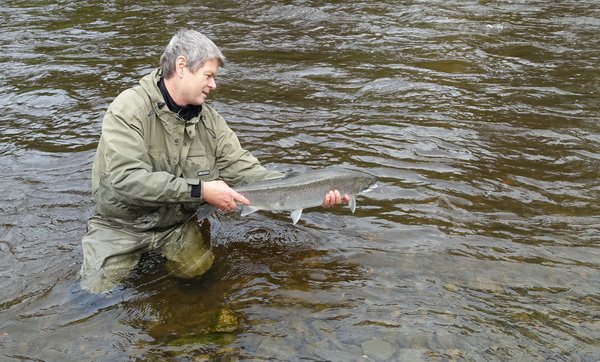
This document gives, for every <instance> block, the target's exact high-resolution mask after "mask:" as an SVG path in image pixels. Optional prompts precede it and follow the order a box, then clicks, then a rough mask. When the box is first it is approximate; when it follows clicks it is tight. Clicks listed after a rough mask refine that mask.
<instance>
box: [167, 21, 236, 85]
mask: <svg viewBox="0 0 600 362" xmlns="http://www.w3.org/2000/svg"><path fill="white" fill-rule="evenodd" d="M179 56H184V57H185V59H186V60H187V66H188V67H189V68H190V70H191V71H192V72H195V71H197V70H198V69H200V67H202V66H203V65H204V63H206V62H207V61H208V60H211V59H216V60H217V61H218V62H219V65H220V66H223V65H224V64H225V56H224V55H223V53H221V51H220V50H219V48H218V47H217V46H216V45H215V43H213V42H212V40H210V39H208V38H207V37H206V36H205V35H204V34H202V33H200V32H198V31H196V30H187V29H182V30H179V31H178V32H177V34H175V35H174V36H173V38H171V41H170V42H169V45H167V48H166V49H165V52H164V53H163V55H162V56H161V57H160V67H161V69H162V75H163V77H164V78H170V77H171V76H172V75H173V74H175V70H176V69H175V61H176V60H177V57H179Z"/></svg>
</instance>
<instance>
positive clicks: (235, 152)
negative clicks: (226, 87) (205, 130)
mask: <svg viewBox="0 0 600 362" xmlns="http://www.w3.org/2000/svg"><path fill="white" fill-rule="evenodd" d="M210 111H211V112H212V113H213V114H212V116H213V117H214V119H215V120H216V122H215V123H216V128H217V132H216V136H217V140H216V141H217V150H216V151H217V152H216V155H217V165H218V168H219V175H220V177H221V178H222V179H223V181H225V182H227V183H228V184H229V185H232V186H240V185H245V184H248V183H252V182H256V181H263V180H269V179H275V178H280V177H283V174H282V173H280V172H276V171H268V170H267V169H266V168H265V167H263V166H262V165H261V164H260V162H259V161H258V159H256V158H255V157H254V156H252V154H250V152H248V151H247V150H245V149H244V148H242V146H241V145H240V142H239V140H238V138H237V136H236V134H235V133H234V132H233V131H232V130H231V128H229V126H228V125H227V123H226V122H225V120H224V119H223V117H221V115H219V114H218V113H217V112H216V111H214V110H212V109H210Z"/></svg>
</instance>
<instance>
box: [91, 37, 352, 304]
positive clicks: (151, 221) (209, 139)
mask: <svg viewBox="0 0 600 362" xmlns="http://www.w3.org/2000/svg"><path fill="white" fill-rule="evenodd" d="M224 62H225V57H224V56H223V54H222V53H221V51H220V50H219V49H218V48H217V46H216V45H215V44H214V43H213V42H212V41H211V40H210V39H208V38H207V37H205V36H204V35H202V34H201V33H199V32H197V31H193V30H181V31H179V32H178V33H177V34H176V35H175V36H174V37H173V38H172V39H171V41H170V43H169V44H168V46H167V48H166V49H165V52H164V53H163V55H162V56H161V58H160V68H158V69H156V70H154V71H153V72H152V73H151V74H149V75H147V76H145V77H144V78H142V79H141V80H140V83H139V85H136V86H134V87H133V88H130V89H128V90H126V91H124V92H122V93H121V94H119V96H117V98H116V99H115V100H114V101H113V102H112V104H111V105H110V106H109V108H108V110H107V111H106V114H105V116H104V120H103V123H102V136H101V137H100V141H99V144H98V148H97V150H96V155H95V159H94V164H93V168H92V197H93V200H94V204H95V213H94V215H93V216H92V217H91V218H90V220H89V221H88V231H87V233H86V234H85V236H84V237H83V240H82V247H83V265H82V267H81V274H82V281H81V284H82V286H83V287H84V288H85V289H87V290H90V291H93V292H101V291H106V290H109V289H111V288H112V287H114V286H115V285H116V284H117V283H119V282H120V281H121V280H122V279H123V278H124V277H125V276H126V275H127V274H128V273H129V272H130V271H131V269H132V268H133V267H135V265H136V264H137V263H138V261H139V258H140V254H141V253H142V252H143V251H147V250H157V251H159V252H160V253H161V254H162V255H164V256H165V257H166V259H167V264H166V265H167V268H168V269H169V271H170V272H171V273H172V274H173V275H175V276H178V277H182V278H190V277H193V276H197V275H201V274H203V273H204V272H206V271H207V270H208V269H209V268H210V267H211V265H212V262H213V259H214V256H213V254H212V251H211V249H210V245H208V243H207V242H206V241H205V240H204V239H203V237H202V235H201V232H200V227H199V225H198V223H197V221H196V218H195V217H194V216H195V213H196V210H197V208H198V207H199V206H200V205H201V204H202V203H208V204H211V205H214V206H216V207H218V208H219V209H221V210H223V211H231V210H235V209H236V207H237V203H241V204H246V205H247V204H249V203H250V202H251V200H247V199H246V198H245V197H244V196H242V195H240V194H238V193H237V192H235V191H234V190H233V189H231V188H230V187H229V185H232V186H237V185H242V184H247V183H251V182H255V181H260V180H266V179H272V178H278V177H281V176H282V175H281V174H280V173H278V172H272V171H267V170H266V169H265V168H264V167H263V166H261V164H260V163H259V162H258V160H257V159H256V158H254V157H253V156H252V155H251V154H250V153H249V152H248V151H246V150H245V149H243V148H242V147H241V146H240V143H239V141H238V139H237V137H236V135H235V134H234V133H233V131H232V130H231V129H230V128H229V127H228V126H227V124H226V123H225V121H224V120H223V118H222V117H221V116H220V115H219V114H218V113H217V112H216V111H215V110H214V109H213V108H212V107H210V106H209V105H207V104H205V102H206V99H207V97H208V96H209V94H210V92H212V91H213V90H215V89H216V87H217V85H216V78H217V72H218V68H219V67H220V66H223V64H224ZM348 201H349V196H348V195H344V196H343V197H342V196H341V195H340V193H339V192H338V191H331V192H329V193H328V194H327V195H325V197H324V201H323V206H325V207H329V206H333V205H336V204H339V203H341V202H348Z"/></svg>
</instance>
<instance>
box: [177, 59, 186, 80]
mask: <svg viewBox="0 0 600 362" xmlns="http://www.w3.org/2000/svg"><path fill="white" fill-rule="evenodd" d="M186 66H187V59H185V57H184V56H183V55H180V56H178V57H177V59H175V69H176V72H177V75H179V78H181V77H183V68H185V67H186Z"/></svg>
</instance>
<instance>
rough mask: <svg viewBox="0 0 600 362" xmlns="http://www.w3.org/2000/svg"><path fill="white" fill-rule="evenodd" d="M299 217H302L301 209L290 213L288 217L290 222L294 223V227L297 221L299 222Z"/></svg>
mask: <svg viewBox="0 0 600 362" xmlns="http://www.w3.org/2000/svg"><path fill="white" fill-rule="evenodd" d="M300 216H302V209H298V210H294V211H292V213H291V214H290V217H291V218H292V222H293V223H294V225H296V223H297V222H298V220H300Z"/></svg>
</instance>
